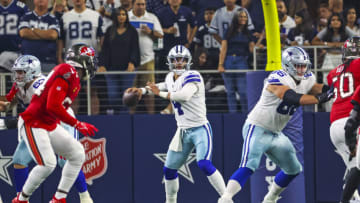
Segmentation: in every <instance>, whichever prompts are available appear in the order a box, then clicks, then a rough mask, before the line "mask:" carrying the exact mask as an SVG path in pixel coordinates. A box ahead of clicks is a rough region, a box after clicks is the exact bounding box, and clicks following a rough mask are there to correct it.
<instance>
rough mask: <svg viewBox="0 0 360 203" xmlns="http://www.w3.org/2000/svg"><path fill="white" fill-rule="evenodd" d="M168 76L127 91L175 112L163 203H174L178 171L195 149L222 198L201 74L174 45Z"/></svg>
mask: <svg viewBox="0 0 360 203" xmlns="http://www.w3.org/2000/svg"><path fill="white" fill-rule="evenodd" d="M167 59H168V63H169V64H168V65H169V69H170V71H171V72H170V73H168V75H167V76H166V79H165V82H163V83H158V84H156V85H155V84H154V83H149V82H148V86H147V87H146V88H129V89H128V90H127V91H128V92H129V91H137V92H138V93H139V95H140V97H141V95H142V94H146V93H147V92H149V91H150V92H152V93H154V94H155V95H158V96H160V97H162V98H164V99H169V100H170V101H171V103H172V105H173V108H174V110H175V119H176V121H177V126H178V129H177V131H176V133H175V135H174V137H173V139H172V141H171V143H170V145H169V149H168V152H167V156H166V162H165V166H164V176H165V192H166V203H176V202H177V192H178V190H179V179H178V174H177V170H178V169H179V168H180V167H181V166H182V165H183V164H184V163H185V161H186V160H187V158H188V156H189V154H190V153H191V152H192V151H193V150H194V148H196V160H197V163H198V166H199V167H200V169H201V170H202V171H203V172H204V173H205V174H206V176H207V178H208V179H209V182H210V184H211V185H212V186H213V187H214V189H215V190H216V191H217V192H218V193H219V195H222V194H223V192H224V189H225V182H224V179H223V177H222V175H221V174H220V172H219V171H218V170H217V169H216V168H215V167H214V165H213V164H212V162H211V155H212V149H213V145H212V130H211V125H210V123H209V122H208V120H207V118H206V105H205V87H204V81H203V78H202V77H201V75H200V73H199V72H197V71H190V66H191V54H190V52H189V50H188V49H187V48H186V47H184V46H182V45H176V46H175V47H173V48H172V49H171V50H170V52H169V54H168V57H167Z"/></svg>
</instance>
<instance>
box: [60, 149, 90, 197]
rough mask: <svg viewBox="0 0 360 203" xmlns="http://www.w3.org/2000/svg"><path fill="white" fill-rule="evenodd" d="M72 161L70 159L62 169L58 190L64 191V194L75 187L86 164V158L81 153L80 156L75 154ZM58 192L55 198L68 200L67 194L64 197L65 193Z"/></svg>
mask: <svg viewBox="0 0 360 203" xmlns="http://www.w3.org/2000/svg"><path fill="white" fill-rule="evenodd" d="M70 158H71V159H68V160H67V161H66V162H65V165H64V168H63V169H62V173H61V179H60V183H59V186H58V190H61V191H64V192H69V191H70V189H71V187H72V186H73V184H74V182H75V180H76V178H77V177H78V175H79V172H80V170H81V166H82V164H83V162H84V158H85V156H83V154H81V153H79V154H77V155H76V154H73V155H72V157H70ZM57 194H58V192H57V193H56V194H55V197H56V198H57V199H58V198H60V197H61V198H66V196H67V194H65V197H64V195H63V194H64V193H59V194H58V195H57Z"/></svg>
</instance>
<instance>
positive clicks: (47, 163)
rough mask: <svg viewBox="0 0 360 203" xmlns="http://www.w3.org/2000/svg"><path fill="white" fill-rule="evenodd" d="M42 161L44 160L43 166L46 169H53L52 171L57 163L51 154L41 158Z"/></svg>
mask: <svg viewBox="0 0 360 203" xmlns="http://www.w3.org/2000/svg"><path fill="white" fill-rule="evenodd" d="M43 159H44V165H45V166H46V167H48V168H53V170H54V168H55V167H56V163H57V161H56V156H55V154H51V155H48V156H46V157H44V156H43Z"/></svg>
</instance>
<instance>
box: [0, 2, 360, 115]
mask: <svg viewBox="0 0 360 203" xmlns="http://www.w3.org/2000/svg"><path fill="white" fill-rule="evenodd" d="M311 2H312V4H311V6H310V5H309V4H308V3H309V1H307V0H276V5H277V10H278V16H279V29H280V33H281V43H282V46H284V47H285V46H290V45H291V46H293V45H299V46H309V45H313V46H327V47H329V48H326V49H320V56H321V57H320V59H319V60H320V61H321V63H320V64H322V65H321V68H322V69H329V70H331V69H333V68H334V67H336V66H337V65H339V64H341V63H342V61H341V46H342V45H343V43H344V41H345V40H346V39H348V38H349V37H352V36H359V35H360V27H359V23H360V18H359V14H358V13H359V11H360V2H359V1H351V0H317V1H311ZM313 5H315V6H313ZM0 22H2V23H0V44H1V46H0V67H1V68H0V69H1V71H4V72H6V71H9V70H11V67H12V64H13V62H14V60H15V59H16V58H17V57H18V55H20V54H31V55H34V56H36V57H38V58H39V59H40V61H41V63H42V70H43V71H44V72H50V71H51V69H52V68H53V67H54V66H55V65H57V64H59V63H62V62H64V57H65V56H64V53H65V52H66V50H67V49H68V48H69V47H71V46H72V45H74V44H77V43H85V44H88V45H90V46H92V47H94V48H95V49H96V50H97V52H98V59H99V68H98V72H99V74H97V75H96V77H95V80H93V81H92V82H91V87H92V88H91V104H92V105H91V112H92V114H119V113H122V112H129V111H128V109H126V108H125V107H123V105H121V97H122V94H123V92H124V91H125V89H126V88H128V87H131V86H136V87H142V86H145V85H146V82H147V81H150V82H155V81H156V80H157V77H158V75H155V74H154V73H149V72H147V73H146V74H144V73H137V72H136V71H154V70H156V71H157V70H168V68H167V66H166V63H167V58H166V56H167V53H168V52H169V50H170V49H171V48H172V47H174V45H184V46H185V47H187V48H189V49H190V50H191V53H192V54H193V62H194V64H193V65H192V69H195V70H213V72H211V73H206V74H204V81H205V88H206V94H207V101H206V102H207V107H208V110H209V112H226V111H228V112H247V103H246V100H247V99H246V94H247V93H246V77H245V72H244V71H246V70H249V69H253V67H252V60H254V59H253V57H252V56H253V50H254V47H257V48H258V49H259V50H260V52H261V49H264V48H265V47H266V35H265V31H264V16H263V12H262V5H261V0H242V1H236V0H69V1H67V0H33V1H31V0H24V1H20V0H1V1H0ZM263 52H264V53H265V51H263ZM310 54H312V53H311V52H310ZM262 56H263V55H262ZM263 58H264V57H263ZM265 58H266V57H265ZM264 64H265V63H264ZM263 68H264V66H261V65H259V67H257V69H263ZM229 70H240V71H239V72H236V71H235V72H234V71H229ZM241 70H242V71H241ZM108 71H122V72H123V73H122V74H107V73H106V72H108ZM159 77H161V78H162V77H163V76H162V75H160V76H159ZM322 78H326V77H321V75H320V77H318V81H320V82H323V81H324V82H325V79H322ZM83 87H84V88H83V90H82V92H83V93H82V94H80V99H79V100H78V101H77V102H75V104H74V110H75V112H77V113H78V114H79V113H80V114H81V113H84V112H86V111H87V110H86V109H87V108H86V105H87V104H86V101H85V100H86V99H84V98H85V97H86V84H85V83H84V85H83ZM143 102H144V104H143V106H141V105H140V107H143V109H131V110H130V112H131V113H135V112H141V111H145V112H147V113H149V114H153V113H155V112H159V111H161V113H163V114H168V113H171V112H172V109H171V106H170V105H167V103H161V104H159V105H158V104H157V103H158V101H157V100H155V98H154V96H153V95H147V96H146V97H145V98H144V100H143ZM82 103H83V104H82ZM155 103H156V105H155ZM219 104H222V105H219ZM224 104H227V105H224ZM165 106H167V107H166V108H164V107H165Z"/></svg>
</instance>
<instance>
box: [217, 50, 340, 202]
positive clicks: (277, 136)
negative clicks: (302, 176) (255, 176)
mask: <svg viewBox="0 0 360 203" xmlns="http://www.w3.org/2000/svg"><path fill="white" fill-rule="evenodd" d="M310 65H311V62H310V59H309V56H308V54H307V53H306V52H305V51H304V50H303V49H302V48H300V47H290V48H287V49H286V50H285V51H284V52H283V54H282V68H283V69H282V70H278V71H274V72H272V73H271V74H270V75H269V77H268V78H267V79H266V81H265V83H264V88H263V90H262V94H261V97H260V99H259V101H258V103H257V104H256V106H255V107H254V109H253V110H252V111H251V112H250V113H249V115H248V118H247V120H246V122H245V124H244V126H243V132H242V134H243V137H244V144H243V151H242V159H241V163H240V167H239V169H238V170H236V171H235V173H234V174H233V175H232V176H231V178H230V180H229V182H228V184H227V187H226V190H225V192H224V195H223V196H222V197H221V198H220V199H219V201H218V202H219V203H232V202H233V201H232V197H233V196H234V195H235V194H236V193H238V192H239V191H240V190H241V188H242V187H243V186H244V184H245V182H246V181H247V179H248V178H249V177H250V176H251V175H252V173H253V172H254V171H255V170H256V169H257V168H258V166H259V163H260V160H261V157H262V155H263V154H264V153H265V155H266V156H267V157H268V158H270V159H271V160H272V161H273V162H274V163H275V164H276V165H278V166H279V167H280V168H281V171H280V172H279V173H278V174H277V175H276V177H275V180H274V182H273V183H272V185H271V188H270V190H269V192H268V193H267V194H266V196H265V198H264V201H263V203H275V202H277V200H278V199H279V194H280V193H281V192H282V191H283V190H284V189H285V188H286V187H287V185H288V184H289V183H290V182H291V181H292V180H293V179H294V178H295V177H296V176H297V175H298V174H299V173H300V172H301V171H302V166H301V164H300V163H299V161H298V159H297V157H296V153H295V149H294V147H293V145H292V143H291V142H290V140H289V139H288V138H287V137H286V136H285V135H284V134H283V133H282V132H281V131H282V129H283V128H284V127H285V125H286V124H287V122H288V121H289V120H290V118H291V116H292V115H293V114H294V112H295V111H296V108H297V107H299V106H300V105H307V104H318V103H323V102H326V101H328V100H329V99H330V98H331V97H332V96H333V89H332V88H329V87H328V86H326V85H322V84H317V83H316V82H315V76H314V75H313V74H312V73H311V71H310ZM306 93H310V94H306ZM314 95H316V96H314Z"/></svg>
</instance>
